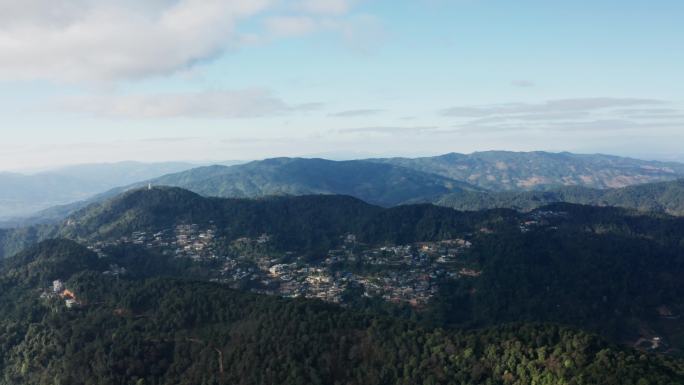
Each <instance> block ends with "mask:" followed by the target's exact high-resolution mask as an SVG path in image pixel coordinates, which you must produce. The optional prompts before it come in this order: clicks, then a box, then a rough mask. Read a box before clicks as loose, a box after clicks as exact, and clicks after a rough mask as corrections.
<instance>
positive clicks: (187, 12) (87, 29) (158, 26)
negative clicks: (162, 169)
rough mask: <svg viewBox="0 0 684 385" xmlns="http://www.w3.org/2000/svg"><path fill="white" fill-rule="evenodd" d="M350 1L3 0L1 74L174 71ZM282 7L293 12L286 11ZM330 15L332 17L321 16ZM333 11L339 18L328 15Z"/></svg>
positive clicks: (98, 76)
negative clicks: (260, 22) (253, 24)
mask: <svg viewBox="0 0 684 385" xmlns="http://www.w3.org/2000/svg"><path fill="white" fill-rule="evenodd" d="M352 4H353V2H352V1H345V0H315V1H297V0H145V1H134V0H21V1H16V0H0V80H2V79H9V80H18V79H29V80H32V79H47V80H51V81H67V82H74V81H84V80H85V81H106V82H108V81H112V80H120V79H136V78H144V77H147V76H154V75H164V74H170V73H173V72H175V71H178V70H182V69H185V68H187V67H189V66H191V65H192V64H194V63H197V62H201V61H203V60H209V59H211V58H214V57H216V56H219V55H221V54H222V53H224V52H225V51H226V50H230V49H234V48H237V47H239V46H240V45H241V44H244V42H246V41H254V40H255V39H256V40H258V39H259V38H258V35H259V34H262V33H264V32H265V31H253V30H252V31H250V33H249V34H242V33H241V32H240V28H239V27H240V23H241V22H244V21H247V20H251V19H253V18H255V17H262V16H264V15H265V14H268V15H270V16H273V15H275V17H276V18H274V19H272V20H271V21H270V22H269V23H268V25H267V26H268V27H270V28H272V29H274V30H276V31H277V32H279V34H280V35H288V36H290V35H300V34H304V33H308V32H310V31H312V30H314V29H315V27H317V26H319V25H320V24H321V23H323V24H326V23H331V22H339V21H337V20H336V17H337V16H340V15H344V14H346V13H347V12H349V10H350V9H351V6H352ZM283 12H286V13H287V16H283V15H279V14H282V13H283ZM320 18H325V19H326V20H323V21H321V20H319V19H320ZM329 18H332V19H331V20H332V21H330V20H328V19H329Z"/></svg>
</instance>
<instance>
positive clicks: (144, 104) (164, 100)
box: [63, 88, 320, 119]
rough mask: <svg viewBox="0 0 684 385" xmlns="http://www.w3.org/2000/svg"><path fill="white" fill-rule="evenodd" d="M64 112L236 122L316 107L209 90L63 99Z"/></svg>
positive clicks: (264, 93) (265, 94)
mask: <svg viewBox="0 0 684 385" xmlns="http://www.w3.org/2000/svg"><path fill="white" fill-rule="evenodd" d="M64 104H65V105H64V106H63V107H65V108H66V109H68V110H71V111H74V112H79V113H87V114H92V115H95V116H99V117H106V118H123V119H159V118H162V119H164V118H178V117H180V118H203V119H239V118H256V117H267V116H277V115H282V114H286V113H288V112H293V111H309V110H314V109H317V108H319V107H320V104H317V103H309V104H300V105H290V104H287V103H286V102H284V101H283V100H282V99H280V98H278V97H276V96H274V95H273V94H272V93H271V92H269V91H268V90H264V89H257V88H253V89H245V90H213V91H204V92H192V93H190V92H188V93H166V94H152V95H150V94H138V95H101V96H96V97H78V98H73V99H69V100H67V101H66V102H65V103H64Z"/></svg>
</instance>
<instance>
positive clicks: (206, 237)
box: [89, 224, 217, 261]
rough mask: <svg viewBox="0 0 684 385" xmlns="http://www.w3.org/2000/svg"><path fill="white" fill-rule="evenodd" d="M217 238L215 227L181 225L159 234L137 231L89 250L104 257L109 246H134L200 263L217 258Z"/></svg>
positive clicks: (97, 243)
mask: <svg viewBox="0 0 684 385" xmlns="http://www.w3.org/2000/svg"><path fill="white" fill-rule="evenodd" d="M215 238H216V229H215V228H214V226H213V225H210V226H209V227H208V228H200V226H199V225H197V224H181V225H178V226H176V227H175V228H171V229H163V230H160V231H157V232H146V231H135V232H133V233H131V235H130V236H123V237H121V238H119V239H116V240H109V241H97V242H94V243H93V244H91V245H90V246H89V248H90V249H91V250H93V251H95V252H97V253H98V254H99V255H100V256H101V257H104V256H106V253H105V252H104V250H105V249H106V248H107V247H109V246H118V245H123V244H133V245H138V246H142V247H145V248H159V249H162V250H164V251H165V252H167V253H173V254H174V255H175V256H177V257H179V258H190V259H192V260H195V261H200V260H203V259H208V258H217V256H216V254H215V250H214V241H215Z"/></svg>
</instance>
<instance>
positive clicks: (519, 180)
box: [374, 151, 684, 191]
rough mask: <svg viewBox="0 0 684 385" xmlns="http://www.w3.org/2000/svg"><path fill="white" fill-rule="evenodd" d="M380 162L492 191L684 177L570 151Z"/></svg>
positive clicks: (671, 166)
mask: <svg viewBox="0 0 684 385" xmlns="http://www.w3.org/2000/svg"><path fill="white" fill-rule="evenodd" d="M374 161H378V162H384V163H389V164H393V165H397V166H402V167H406V168H410V169H413V170H419V171H423V172H427V173H431V174H437V175H441V176H443V177H446V178H451V179H455V180H459V181H463V182H467V183H470V184H473V185H476V186H478V187H481V188H484V189H487V190H491V191H531V190H547V189H556V188H558V187H563V186H583V187H590V188H598V189H605V188H620V187H626V186H631V185H636V184H642V183H651V182H660V181H668V180H673V179H678V178H681V177H683V176H684V164H682V163H674V162H656V161H644V160H638V159H632V158H623V157H618V156H611V155H601V154H595V155H580V154H571V153H568V152H562V153H549V152H541V151H537V152H508V151H487V152H475V153H472V154H468V155H464V154H457V153H451V154H446V155H441V156H435V157H426V158H415V159H411V158H389V159H375V160H374Z"/></svg>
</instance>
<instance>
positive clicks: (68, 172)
mask: <svg viewBox="0 0 684 385" xmlns="http://www.w3.org/2000/svg"><path fill="white" fill-rule="evenodd" d="M230 163H236V162H230ZM194 167H197V164H195V163H187V162H165V163H141V162H120V163H101V164H85V165H75V166H66V167H62V168H58V169H55V170H50V171H42V172H39V173H35V174H19V173H9V172H0V221H2V220H7V219H9V218H13V217H25V216H30V215H33V214H36V213H37V212H38V211H40V210H44V209H47V208H50V207H53V206H57V205H64V204H68V203H73V202H77V201H81V200H84V199H87V198H90V197H92V196H94V195H96V194H99V193H102V192H104V191H107V190H109V189H112V188H115V187H119V186H126V185H129V184H132V183H136V182H139V181H141V180H147V179H152V178H156V177H158V176H161V175H165V174H169V173H175V172H179V171H183V170H188V169H191V168H194Z"/></svg>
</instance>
